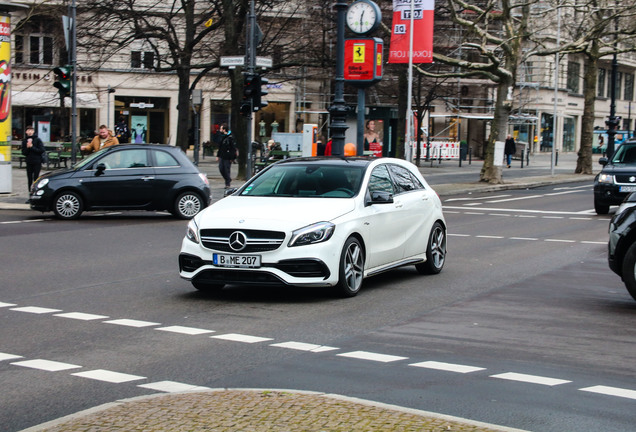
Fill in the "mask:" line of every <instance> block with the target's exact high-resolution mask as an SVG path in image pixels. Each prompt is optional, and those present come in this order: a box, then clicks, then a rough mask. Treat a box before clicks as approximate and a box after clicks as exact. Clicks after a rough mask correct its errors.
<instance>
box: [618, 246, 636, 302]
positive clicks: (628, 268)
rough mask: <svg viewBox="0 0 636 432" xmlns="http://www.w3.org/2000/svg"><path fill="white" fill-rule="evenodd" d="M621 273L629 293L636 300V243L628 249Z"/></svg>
mask: <svg viewBox="0 0 636 432" xmlns="http://www.w3.org/2000/svg"><path fill="white" fill-rule="evenodd" d="M621 272H622V276H623V282H624V283H625V288H627V292H629V294H630V295H631V296H632V298H633V299H634V300H636V242H635V243H632V245H631V246H630V247H629V249H627V252H626V253H625V258H623V267H622V268H621Z"/></svg>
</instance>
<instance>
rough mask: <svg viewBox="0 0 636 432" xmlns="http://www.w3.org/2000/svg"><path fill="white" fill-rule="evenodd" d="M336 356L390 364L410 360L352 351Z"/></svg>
mask: <svg viewBox="0 0 636 432" xmlns="http://www.w3.org/2000/svg"><path fill="white" fill-rule="evenodd" d="M336 355H337V356H340V357H350V358H356V359H360V360H372V361H377V362H382V363H390V362H394V361H400V360H407V359H408V357H399V356H394V355H387V354H377V353H372V352H368V351H352V352H348V353H342V354H336Z"/></svg>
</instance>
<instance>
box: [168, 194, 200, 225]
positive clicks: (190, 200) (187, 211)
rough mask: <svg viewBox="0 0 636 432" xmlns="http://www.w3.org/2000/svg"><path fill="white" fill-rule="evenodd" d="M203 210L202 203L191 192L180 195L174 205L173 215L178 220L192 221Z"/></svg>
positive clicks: (197, 196)
mask: <svg viewBox="0 0 636 432" xmlns="http://www.w3.org/2000/svg"><path fill="white" fill-rule="evenodd" d="M202 209H203V201H202V200H201V198H200V197H199V195H197V194H195V193H193V192H184V193H182V194H180V195H179V196H178V197H177V199H176V200H175V203H174V215H175V216H176V217H178V218H179V219H192V218H193V217H195V216H196V215H197V214H198V213H199V212H200V211H201V210H202Z"/></svg>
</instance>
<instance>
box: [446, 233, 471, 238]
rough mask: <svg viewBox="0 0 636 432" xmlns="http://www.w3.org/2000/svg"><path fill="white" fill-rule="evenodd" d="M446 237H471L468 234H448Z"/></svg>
mask: <svg viewBox="0 0 636 432" xmlns="http://www.w3.org/2000/svg"><path fill="white" fill-rule="evenodd" d="M448 235H449V236H450V237H471V235H470V234H453V233H448Z"/></svg>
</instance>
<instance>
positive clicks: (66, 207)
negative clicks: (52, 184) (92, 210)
mask: <svg viewBox="0 0 636 432" xmlns="http://www.w3.org/2000/svg"><path fill="white" fill-rule="evenodd" d="M83 211H84V202H83V201H82V197H80V196H79V195H78V194H77V193H75V192H62V193H61V194H59V195H58V196H56V197H55V200H54V201H53V213H55V216H57V217H58V218H60V219H66V220H72V219H77V218H79V217H80V215H81V214H82V212H83Z"/></svg>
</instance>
